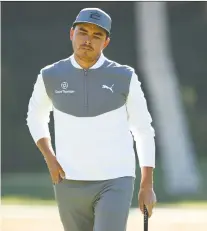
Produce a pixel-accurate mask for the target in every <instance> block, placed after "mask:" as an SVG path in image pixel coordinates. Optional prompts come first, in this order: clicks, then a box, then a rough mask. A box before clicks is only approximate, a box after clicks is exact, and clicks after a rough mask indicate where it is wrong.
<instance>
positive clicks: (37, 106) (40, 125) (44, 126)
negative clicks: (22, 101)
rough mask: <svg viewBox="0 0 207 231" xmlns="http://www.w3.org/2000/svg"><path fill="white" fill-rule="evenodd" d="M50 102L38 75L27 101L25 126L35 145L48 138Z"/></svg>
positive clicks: (41, 79)
mask: <svg viewBox="0 0 207 231" xmlns="http://www.w3.org/2000/svg"><path fill="white" fill-rule="evenodd" d="M51 111H52V102H51V100H50V98H49V97H48V95H47V93H46V89H45V85H44V82H43V78H42V75H41V74H39V75H38V77H37V81H36V83H35V85H34V90H33V93H32V96H31V98H30V101H29V106H28V112H27V125H28V127H29V131H30V133H31V135H32V138H33V139H34V141H35V143H37V141H38V140H39V139H41V138H43V137H48V138H51V137H50V132H49V127H48V123H49V121H50V112H51Z"/></svg>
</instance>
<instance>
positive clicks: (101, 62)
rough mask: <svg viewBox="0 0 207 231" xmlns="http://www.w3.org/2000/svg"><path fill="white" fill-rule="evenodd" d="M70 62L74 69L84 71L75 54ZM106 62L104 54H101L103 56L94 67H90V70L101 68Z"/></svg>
mask: <svg viewBox="0 0 207 231" xmlns="http://www.w3.org/2000/svg"><path fill="white" fill-rule="evenodd" d="M70 60H71V63H72V65H73V66H74V67H76V68H78V69H83V68H82V67H81V66H80V65H79V64H78V63H77V61H76V60H75V57H74V54H73V55H71V56H70ZM105 60H106V58H105V56H104V55H103V53H101V56H100V57H99V59H98V61H97V62H96V63H95V64H94V65H93V66H92V67H90V68H89V69H97V68H99V67H100V66H102V65H103V63H104V61H105Z"/></svg>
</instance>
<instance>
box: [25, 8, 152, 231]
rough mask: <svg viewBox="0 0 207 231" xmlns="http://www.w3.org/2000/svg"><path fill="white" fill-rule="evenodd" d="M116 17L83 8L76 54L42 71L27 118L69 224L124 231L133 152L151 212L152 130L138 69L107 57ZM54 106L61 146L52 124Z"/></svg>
mask: <svg viewBox="0 0 207 231" xmlns="http://www.w3.org/2000/svg"><path fill="white" fill-rule="evenodd" d="M110 29H111V18H110V16H109V15H108V14H106V13H105V12H103V11H102V10H100V9H97V8H86V9H83V10H82V11H81V12H80V13H79V15H78V16H77V18H76V20H75V22H74V23H73V27H72V28H71V30H70V39H71V41H72V46H73V51H74V54H73V55H72V56H70V57H69V58H66V59H64V60H60V61H59V62H56V63H54V64H52V65H49V66H46V67H45V68H43V69H42V70H41V71H40V74H39V76H38V78H37V82H36V84H35V86H34V91H33V94H32V97H31V99H30V102H29V110H28V117H27V124H28V126H29V129H30V132H31V135H32V137H33V139H34V141H35V143H36V144H37V146H38V148H39V149H40V151H41V152H42V154H43V156H44V158H45V161H46V163H47V166H48V169H49V172H50V175H51V178H52V182H53V184H54V190H55V198H56V200H57V204H58V209H59V213H60V218H61V221H62V224H63V226H64V230H65V231H91V230H94V231H124V230H126V223H127V218H128V213H129V209H130V205H131V200H132V195H133V187H134V179H135V154H134V150H133V139H132V135H131V133H130V130H131V132H132V133H133V135H134V138H135V140H136V147H137V152H138V157H139V164H140V167H141V182H140V190H139V193H138V199H139V207H140V209H141V211H142V212H143V208H144V204H145V205H146V206H147V209H148V213H149V216H151V214H152V209H153V206H154V204H155V202H156V196H155V193H154V191H153V169H154V167H155V145H154V130H153V128H152V126H151V121H152V120H151V116H150V114H149V112H148V110H147V104H146V100H145V98H144V94H143V92H142V90H141V87H140V82H139V81H138V79H137V75H136V74H135V72H134V69H133V68H131V67H129V66H123V65H120V64H118V63H116V62H114V61H111V60H108V59H107V58H106V57H104V55H103V53H102V51H103V50H104V49H105V48H106V47H107V46H108V44H109V42H110ZM51 110H53V113H54V126H55V144H56V151H54V150H53V147H52V145H51V141H50V133H49V129H48V122H49V114H50V111H51Z"/></svg>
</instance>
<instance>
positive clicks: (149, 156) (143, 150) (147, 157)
mask: <svg viewBox="0 0 207 231" xmlns="http://www.w3.org/2000/svg"><path fill="white" fill-rule="evenodd" d="M126 107H127V113H128V121H129V124H130V130H131V132H132V134H133V136H134V139H135V141H136V149H137V154H138V159H139V165H140V167H144V166H146V167H153V168H155V140H154V136H155V132H154V129H153V127H152V126H151V122H152V118H151V115H150V113H149V111H148V108H147V102H146V99H145V97H144V93H143V91H142V89H141V83H140V82H139V81H138V77H137V75H136V74H135V73H133V75H132V79H131V83H130V88H129V95H128V98H127V103H126Z"/></svg>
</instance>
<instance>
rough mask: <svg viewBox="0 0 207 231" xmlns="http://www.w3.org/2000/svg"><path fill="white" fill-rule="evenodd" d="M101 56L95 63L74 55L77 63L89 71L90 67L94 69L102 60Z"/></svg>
mask: <svg viewBox="0 0 207 231" xmlns="http://www.w3.org/2000/svg"><path fill="white" fill-rule="evenodd" d="M100 56H101V54H100V55H99V56H98V57H97V58H96V59H95V60H93V61H91V62H90V61H89V62H88V61H85V60H82V59H81V58H80V57H78V56H77V55H76V54H74V58H75V61H76V62H77V63H78V64H79V65H80V66H81V67H82V68H83V69H86V70H87V69H89V68H90V67H92V66H93V65H94V64H95V63H96V62H97V61H98V60H99V58H100Z"/></svg>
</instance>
